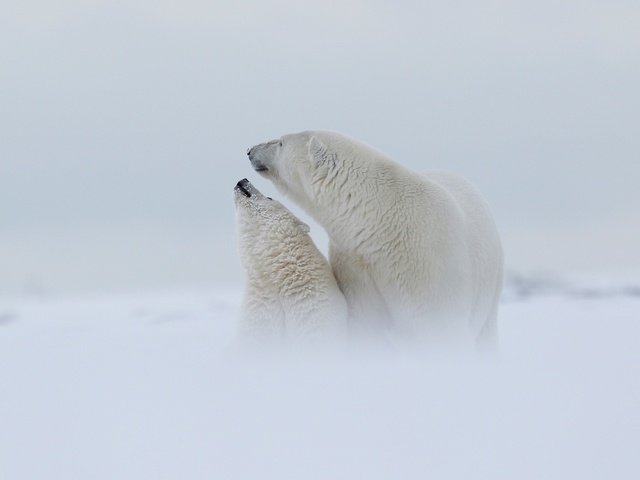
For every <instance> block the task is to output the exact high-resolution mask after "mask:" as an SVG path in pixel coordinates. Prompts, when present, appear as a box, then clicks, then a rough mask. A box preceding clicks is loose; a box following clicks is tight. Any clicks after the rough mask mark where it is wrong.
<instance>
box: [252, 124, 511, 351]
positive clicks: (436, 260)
mask: <svg viewBox="0 0 640 480" xmlns="http://www.w3.org/2000/svg"><path fill="white" fill-rule="evenodd" d="M247 155H248V156H249V159H250V161H251V165H252V166H253V168H254V170H256V171H257V172H259V173H260V174H261V175H263V176H264V177H266V178H268V179H269V180H271V181H272V182H273V183H274V185H275V186H276V187H277V188H278V190H279V191H280V192H282V193H283V194H285V195H286V196H288V197H290V198H291V199H292V200H293V201H294V202H296V203H297V204H299V205H300V206H301V207H302V208H303V209H304V210H305V211H306V212H307V213H308V214H309V215H311V216H312V217H313V218H314V219H315V220H316V221H318V223H320V224H321V225H322V226H323V227H324V229H325V230H326V231H327V233H328V235H329V241H330V243H329V256H330V262H331V266H332V268H333V273H334V275H335V277H336V280H337V281H338V285H339V286H340V288H341V290H342V292H343V293H344V295H345V297H346V299H347V303H348V306H349V313H350V324H351V327H352V328H353V329H354V330H356V331H358V330H369V331H370V330H371V329H372V328H381V329H384V330H386V331H392V332H395V333H396V334H398V335H399V338H404V339H406V340H407V341H409V342H412V341H417V342H419V343H423V342H424V341H427V342H429V341H431V340H435V341H436V344H438V342H439V341H440V339H444V338H449V339H456V340H464V341H465V342H477V343H478V344H479V345H480V346H494V345H495V344H496V341H497V309H498V301H499V297H500V293H501V289H502V270H503V256H502V248H501V244H500V238H499V236H498V232H497V229H496V226H495V223H494V221H493V219H492V216H491V213H490V211H489V207H488V205H487V203H486V201H485V200H484V198H483V197H482V196H481V195H480V194H479V193H478V192H477V191H476V190H475V189H474V188H473V187H472V186H471V185H470V184H469V183H468V182H466V181H465V180H463V179H461V178H459V177H457V176H455V175H453V174H447V173H428V174H418V173H415V172H412V171H411V170H409V169H407V168H405V167H403V166H402V165H400V164H398V163H396V162H394V161H393V160H391V159H389V158H387V157H386V156H384V155H383V154H381V153H379V152H377V151H376V150H374V149H373V148H371V147H369V146H367V145H364V144H362V143H359V142H357V141H355V140H353V139H350V138H348V137H345V136H343V135H340V134H337V133H332V132H324V131H306V132H301V133H296V134H290V135H284V136H282V137H280V138H278V139H276V140H271V141H269V142H266V143H261V144H259V145H256V146H254V147H251V148H250V149H249V150H248V151H247Z"/></svg>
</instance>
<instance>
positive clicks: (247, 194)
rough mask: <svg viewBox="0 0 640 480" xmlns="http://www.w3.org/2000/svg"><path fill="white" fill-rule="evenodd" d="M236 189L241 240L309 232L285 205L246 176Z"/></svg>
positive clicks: (254, 240) (255, 239)
mask: <svg viewBox="0 0 640 480" xmlns="http://www.w3.org/2000/svg"><path fill="white" fill-rule="evenodd" d="M233 190H234V200H235V205H236V213H237V217H238V225H239V230H240V237H241V241H245V242H248V243H249V244H256V243H260V242H265V241H266V240H267V239H268V238H272V239H273V238H275V237H286V236H292V235H297V234H299V233H307V232H308V231H309V227H308V226H307V225H306V224H305V223H303V222H302V221H300V220H299V219H298V218H297V217H296V216H295V215H294V214H292V213H291V212H290V211H289V210H288V209H287V208H286V207H285V206H284V205H282V204H281V203H280V202H278V201H276V200H273V199H271V198H270V197H267V196H265V195H263V194H262V193H261V192H260V190H258V189H257V188H256V187H255V186H253V184H251V182H249V180H247V179H246V178H244V179H242V180H240V181H239V182H238V183H237V184H236V186H235V188H234V189H233Z"/></svg>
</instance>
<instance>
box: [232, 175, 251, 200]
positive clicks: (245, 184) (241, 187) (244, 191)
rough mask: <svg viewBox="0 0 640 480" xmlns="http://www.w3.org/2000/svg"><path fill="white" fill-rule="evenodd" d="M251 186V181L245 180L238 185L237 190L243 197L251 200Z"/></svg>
mask: <svg viewBox="0 0 640 480" xmlns="http://www.w3.org/2000/svg"><path fill="white" fill-rule="evenodd" d="M249 185H250V183H249V180H247V179H246V178H243V179H242V180H240V181H239V182H238V183H236V188H235V189H236V190H238V191H239V192H240V193H242V195H244V196H245V197H247V198H251V192H249V190H248V187H249Z"/></svg>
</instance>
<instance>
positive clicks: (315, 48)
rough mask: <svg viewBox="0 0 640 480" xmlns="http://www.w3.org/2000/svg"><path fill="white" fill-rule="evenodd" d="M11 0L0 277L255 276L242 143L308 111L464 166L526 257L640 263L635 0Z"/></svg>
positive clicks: (1, 26) (207, 279)
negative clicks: (243, 215) (239, 224)
mask: <svg viewBox="0 0 640 480" xmlns="http://www.w3.org/2000/svg"><path fill="white" fill-rule="evenodd" d="M12 3H13V4H8V5H3V8H2V11H1V12H0V294H2V293H7V292H8V293H16V292H24V291H37V290H44V291H45V292H56V291H72V290H78V289H82V290H87V289H88V290H93V289H129V288H158V287H174V286H177V285H185V286H188V285H198V284H199V285H209V284H214V283H224V282H231V283H232V284H238V283H239V282H240V281H241V279H242V275H241V272H240V271H239V268H240V267H239V262H238V259H237V250H236V239H235V217H234V210H233V202H232V188H233V186H234V184H235V183H236V182H237V181H238V180H239V179H240V178H243V177H248V178H250V179H251V180H254V181H255V183H256V184H257V185H258V187H259V188H261V189H263V190H264V191H265V192H266V193H267V194H270V195H271V196H274V197H275V196H279V195H278V193H277V192H276V190H275V188H273V187H272V186H271V185H270V184H269V183H268V182H266V181H263V180H262V179H260V178H259V177H258V176H257V175H256V174H255V173H254V172H252V170H251V169H250V166H249V163H248V161H247V158H246V155H245V151H246V148H247V147H249V146H251V145H253V144H255V143H259V142H262V141H264V140H267V139H270V138H273V137H277V136H279V135H281V134H283V133H290V132H295V131H300V130H306V129H328V130H335V131H339V132H342V133H345V134H347V135H350V136H353V137H356V138H358V139H360V140H363V141H365V142H367V143H369V144H371V145H373V146H375V147H377V148H378V149H380V150H382V151H383V152H385V153H387V154H388V155H390V156H391V157H393V158H395V159H396V160H397V161H399V162H401V163H403V164H405V165H407V166H409V167H410V168H413V169H416V170H422V171H426V170H449V171H453V172H457V173H459V174H461V175H464V176H465V177H467V178H469V179H470V180H471V181H472V182H473V183H475V184H476V185H477V186H478V187H479V188H480V189H481V190H482V191H483V192H484V194H485V195H486V196H487V198H488V199H489V202H490V203H491V205H492V208H493V210H494V212H495V216H496V220H497V222H498V225H499V228H500V230H501V232H502V235H503V241H504V244H505V250H506V253H507V267H508V269H509V270H511V271H523V272H529V271H536V272H566V271H582V272H585V271H586V272H603V271H604V272H607V273H610V272H621V271H625V270H626V271H628V270H636V271H638V270H640V249H638V247H637V246H638V245H640V213H639V212H638V209H639V207H640V188H639V187H638V183H639V180H640V88H639V87H638V86H639V85H640V4H639V3H638V2H637V1H632V0H630V1H600V2H589V1H567V2H562V1H560V2H558V1H546V0H543V1H530V2H498V1H496V2H476V1H463V2H450V1H448V2H438V3H436V2H417V1H400V2H383V1H373V2H364V1H351V0H346V1H340V2H327V1H325V2H315V1H312V2H293V1H271V2H270V1H262V2H258V1H253V2H251V1H250V2H241V3H240V2H235V1H226V0H225V1H216V2H206V1H204V0H202V1H200V0H181V1H180V2H178V1H168V0H165V1H162V0H161V1H157V0H156V1H146V0H144V1H140V2H135V4H136V5H135V6H133V5H128V4H127V3H128V2H113V1H92V0H85V1H77V0H69V1H65V2H50V1H43V0H35V1H29V0H27V1H21V2H12ZM131 3H134V2H131ZM295 211H296V212H297V213H300V212H299V210H295ZM305 220H307V221H308V218H306V217H305ZM312 232H313V234H314V238H316V240H317V241H318V243H319V244H320V246H321V247H322V249H325V243H326V237H325V236H324V235H323V234H322V232H321V231H320V228H319V227H318V226H317V225H315V224H312Z"/></svg>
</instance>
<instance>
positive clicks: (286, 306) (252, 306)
mask: <svg viewBox="0 0 640 480" xmlns="http://www.w3.org/2000/svg"><path fill="white" fill-rule="evenodd" d="M234 196H235V205H236V214H237V222H238V237H239V249H240V257H241V261H242V264H243V267H244V270H245V273H246V286H245V297H244V301H243V306H242V313H241V318H240V325H239V336H240V340H241V342H242V343H245V344H246V343H251V344H257V345H261V346H290V345H300V344H305V345H308V344H316V345H318V344H323V345H326V344H328V343H332V342H333V341H337V342H338V343H340V342H341V341H342V340H343V339H344V338H346V332H347V304H346V300H345V298H344V296H343V294H342V293H341V291H340V289H339V288H338V285H337V283H336V280H335V278H334V276H333V273H332V271H331V267H330V266H329V263H328V262H327V260H326V259H325V257H324V256H323V255H322V253H320V251H319V250H318V249H317V248H316V246H315V244H314V243H313V240H311V237H310V236H309V227H308V226H307V225H306V224H305V223H303V222H302V221H300V220H299V219H298V218H297V217H296V216H295V215H293V214H292V213H291V212H290V211H289V210H288V209H287V208H286V207H285V206H284V205H282V204H281V203H280V202H278V201H276V200H273V199H271V198H269V197H267V196H265V195H263V194H262V193H261V192H260V191H259V190H258V189H257V188H256V187H255V186H253V185H252V184H251V183H250V182H249V181H248V180H247V179H246V178H245V179H243V180H240V181H239V182H238V183H237V185H236V186H235V189H234Z"/></svg>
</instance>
